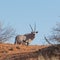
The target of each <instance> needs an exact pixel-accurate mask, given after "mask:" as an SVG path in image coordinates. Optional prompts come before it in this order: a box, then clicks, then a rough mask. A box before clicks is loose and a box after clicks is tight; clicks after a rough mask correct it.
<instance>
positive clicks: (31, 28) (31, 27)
mask: <svg viewBox="0 0 60 60" xmlns="http://www.w3.org/2000/svg"><path fill="white" fill-rule="evenodd" d="M29 26H30V28H31V30H32V32H33V28H32V26H31V25H30V24H29Z"/></svg>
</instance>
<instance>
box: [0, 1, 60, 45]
mask: <svg viewBox="0 0 60 60" xmlns="http://www.w3.org/2000/svg"><path fill="white" fill-rule="evenodd" d="M59 16H60V0H0V21H1V22H2V23H3V25H4V26H12V27H13V28H14V29H15V31H16V35H19V34H20V35H21V34H22V35H23V34H26V33H30V32H31V29H30V27H29V24H31V26H32V27H33V28H34V24H35V23H36V30H37V31H38V34H36V37H35V39H34V40H33V41H32V42H31V44H35V45H37V44H46V42H45V40H44V36H47V35H49V33H51V30H52V28H53V27H55V25H56V23H58V22H60V17H59ZM14 41H15V37H14V38H13V39H11V40H10V42H11V43H14ZM10 42H9V43H10Z"/></svg>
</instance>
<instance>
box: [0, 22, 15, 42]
mask: <svg viewBox="0 0 60 60" xmlns="http://www.w3.org/2000/svg"><path fill="white" fill-rule="evenodd" d="M14 34H15V32H14V30H13V28H11V27H3V26H2V24H1V23H0V43H3V42H6V41H8V40H9V39H10V38H11V37H13V36H14Z"/></svg>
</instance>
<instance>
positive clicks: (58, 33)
mask: <svg viewBox="0 0 60 60" xmlns="http://www.w3.org/2000/svg"><path fill="white" fill-rule="evenodd" d="M45 40H46V41H47V42H48V43H49V44H51V42H53V43H54V42H58V43H59V42H60V23H57V24H56V27H55V28H53V33H52V35H51V36H49V37H48V39H47V38H46V37H45ZM50 41H51V42H50Z"/></svg>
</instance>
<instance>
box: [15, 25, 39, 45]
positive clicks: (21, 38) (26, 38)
mask: <svg viewBox="0 0 60 60" xmlns="http://www.w3.org/2000/svg"><path fill="white" fill-rule="evenodd" d="M30 27H31V26H30ZM31 29H32V27H31ZM36 33H38V32H37V31H35V30H34V31H33V29H32V32H31V33H28V34H24V35H17V36H16V38H15V44H24V45H28V44H29V43H30V42H31V41H32V40H33V39H34V38H35V34H36Z"/></svg>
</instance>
